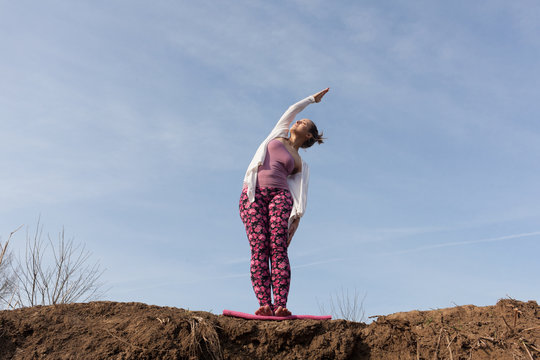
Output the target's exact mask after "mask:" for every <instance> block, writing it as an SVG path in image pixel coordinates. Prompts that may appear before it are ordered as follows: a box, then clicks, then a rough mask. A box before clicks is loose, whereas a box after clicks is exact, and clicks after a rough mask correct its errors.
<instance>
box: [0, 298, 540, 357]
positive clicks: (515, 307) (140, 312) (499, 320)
mask: <svg viewBox="0 0 540 360" xmlns="http://www.w3.org/2000/svg"><path fill="white" fill-rule="evenodd" d="M539 357H540V308H539V306H538V304H537V303H536V302H534V301H529V302H520V301H516V300H500V301H499V302H498V303H497V305H495V306H487V307H476V306H472V305H467V306H458V307H454V308H449V309H440V310H432V311H411V312H406V313H396V314H391V315H387V316H379V317H378V319H377V320H376V321H374V322H373V323H371V324H369V325H366V324H363V323H355V322H349V321H344V320H331V321H316V320H288V321H255V320H244V319H237V318H230V317H225V316H221V315H220V316H217V315H214V314H211V313H207V312H199V311H189V310H184V309H178V308H171V307H158V306H149V305H146V304H141V303H115V302H92V303H85V304H69V305H55V306H37V307H32V308H24V309H17V310H9V311H1V312H0V359H385V360H386V359H390V360H391V359H430V360H432V359H456V360H457V359H524V360H531V359H533V360H534V359H538V358H539Z"/></svg>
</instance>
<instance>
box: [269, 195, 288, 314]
mask: <svg viewBox="0 0 540 360" xmlns="http://www.w3.org/2000/svg"><path fill="white" fill-rule="evenodd" d="M273 195H274V196H273V198H272V200H271V201H270V205H269V207H268V209H269V210H268V217H269V219H270V223H269V225H270V260H271V263H272V288H273V292H274V310H276V309H277V308H278V307H280V306H281V307H282V308H285V307H286V305H287V298H288V296H289V286H290V283H291V267H290V264H289V256H288V254H287V240H288V237H289V216H290V215H291V210H292V206H293V199H292V196H291V193H290V192H289V191H288V190H283V189H276V191H275V192H274V194H273Z"/></svg>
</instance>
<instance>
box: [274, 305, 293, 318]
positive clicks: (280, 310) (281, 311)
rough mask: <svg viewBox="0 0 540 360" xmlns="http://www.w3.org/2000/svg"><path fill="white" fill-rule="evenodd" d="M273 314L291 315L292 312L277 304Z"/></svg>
mask: <svg viewBox="0 0 540 360" xmlns="http://www.w3.org/2000/svg"><path fill="white" fill-rule="evenodd" d="M274 315H276V316H291V315H292V314H291V312H290V311H289V310H288V309H287V308H286V307H282V306H278V308H277V309H276V311H275V313H274Z"/></svg>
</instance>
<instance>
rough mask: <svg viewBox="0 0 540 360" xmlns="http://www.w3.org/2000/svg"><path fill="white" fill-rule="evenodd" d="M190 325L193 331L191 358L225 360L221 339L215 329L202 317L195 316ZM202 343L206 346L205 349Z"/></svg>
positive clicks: (190, 340)
mask: <svg viewBox="0 0 540 360" xmlns="http://www.w3.org/2000/svg"><path fill="white" fill-rule="evenodd" d="M189 325H190V329H191V330H190V335H189V343H188V351H189V355H190V357H191V358H192V359H201V358H210V359H212V360H221V359H223V352H222V351H221V345H220V343H219V337H218V334H217V333H216V330H215V329H214V327H213V326H212V325H211V324H209V323H208V322H207V321H205V320H204V319H203V318H202V317H200V316H193V318H191V319H190V321H189ZM201 343H203V344H204V349H203V346H201ZM205 355H206V356H205Z"/></svg>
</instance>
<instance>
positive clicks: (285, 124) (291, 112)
mask: <svg viewBox="0 0 540 360" xmlns="http://www.w3.org/2000/svg"><path fill="white" fill-rule="evenodd" d="M314 102H315V98H314V97H313V96H308V97H307V98H305V99H303V100H300V101H299V102H297V103H296V104H294V105H291V106H290V107H289V108H288V109H287V111H285V113H284V114H283V115H282V116H281V118H280V119H279V121H278V122H277V124H276V126H275V127H274V129H273V130H272V131H271V132H270V134H269V135H268V137H267V138H266V139H264V141H263V142H262V143H261V145H259V148H258V149H257V152H256V153H255V156H253V159H252V160H251V163H250V164H249V166H248V168H247V171H246V175H245V176H244V186H247V196H248V199H249V201H250V202H253V201H255V188H256V186H257V171H258V169H259V166H260V165H262V163H263V162H264V159H265V157H266V149H267V146H268V143H269V142H270V140H273V139H275V138H278V137H284V138H286V137H287V136H288V135H289V126H290V125H291V123H292V122H293V120H294V118H295V117H296V115H297V114H298V113H299V112H301V111H302V110H304V109H305V107H306V106H308V105H309V104H311V103H314ZM287 183H288V185H289V191H290V192H291V195H292V197H293V208H292V211H291V216H290V217H289V225H290V224H291V223H292V221H293V220H294V219H295V218H297V217H298V218H300V217H302V216H303V215H304V212H305V210H306V205H307V192H308V183H309V167H308V165H307V163H306V162H305V161H304V160H302V171H300V172H297V173H296V174H293V175H289V176H288V177H287Z"/></svg>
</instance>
